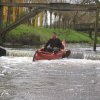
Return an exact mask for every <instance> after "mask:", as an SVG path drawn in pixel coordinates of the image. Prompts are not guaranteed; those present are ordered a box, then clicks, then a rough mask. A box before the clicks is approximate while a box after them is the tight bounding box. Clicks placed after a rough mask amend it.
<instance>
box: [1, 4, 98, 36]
mask: <svg viewBox="0 0 100 100" xmlns="http://www.w3.org/2000/svg"><path fill="white" fill-rule="evenodd" d="M3 6H8V7H28V8H34V9H33V10H32V11H31V12H29V13H27V14H26V15H25V16H23V17H21V18H20V19H18V20H17V21H16V22H14V23H12V24H10V25H9V26H7V27H6V29H3V30H2V32H1V36H5V34H6V33H7V32H8V31H10V30H12V29H14V28H15V27H17V26H18V25H20V24H21V23H22V22H24V21H26V20H28V19H29V18H31V17H34V16H36V15H37V14H38V13H40V12H42V11H44V10H53V11H87V12H90V11H95V10H96V9H97V8H98V9H99V10H100V6H96V5H94V4H91V5H81V4H69V3H48V4H47V3H6V2H1V4H0V8H1V10H2V7H3ZM0 20H2V18H1V19H0Z"/></svg>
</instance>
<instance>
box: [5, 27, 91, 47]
mask: <svg viewBox="0 0 100 100" xmlns="http://www.w3.org/2000/svg"><path fill="white" fill-rule="evenodd" d="M52 32H56V33H57V34H58V37H59V38H60V39H61V40H63V39H65V40H66V41H67V42H87V43H91V42H92V40H91V39H90V38H89V36H88V34H86V33H82V32H76V31H74V30H70V29H66V30H63V29H49V28H33V27H32V26H28V25H20V26H18V27H17V28H16V29H13V30H12V31H10V32H9V33H7V35H6V42H10V43H13V44H15V43H19V44H23V45H36V44H42V43H45V42H46V41H47V40H48V39H49V38H50V37H51V35H52V34H51V33H52Z"/></svg>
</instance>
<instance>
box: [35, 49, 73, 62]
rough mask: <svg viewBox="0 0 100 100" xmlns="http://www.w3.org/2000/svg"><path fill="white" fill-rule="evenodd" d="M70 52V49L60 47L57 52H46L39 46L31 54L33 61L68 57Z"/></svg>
mask: <svg viewBox="0 0 100 100" xmlns="http://www.w3.org/2000/svg"><path fill="white" fill-rule="evenodd" d="M70 53H71V51H70V50H64V49H62V50H60V51H58V52H47V51H44V49H43V48H40V49H38V50H37V51H36V52H35V54H34V56H33V61H37V60H54V59H61V58H65V57H68V56H69V55H70Z"/></svg>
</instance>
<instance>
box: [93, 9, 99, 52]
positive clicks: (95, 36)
mask: <svg viewBox="0 0 100 100" xmlns="http://www.w3.org/2000/svg"><path fill="white" fill-rule="evenodd" d="M98 22H99V10H98V9H97V10H96V22H95V35H94V47H93V50H94V51H96V45H97V33H98Z"/></svg>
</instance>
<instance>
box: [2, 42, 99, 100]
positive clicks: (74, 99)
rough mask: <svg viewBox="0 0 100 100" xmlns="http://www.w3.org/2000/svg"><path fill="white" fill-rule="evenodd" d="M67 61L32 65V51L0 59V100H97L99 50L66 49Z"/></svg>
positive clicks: (12, 51) (13, 52) (12, 52)
mask: <svg viewBox="0 0 100 100" xmlns="http://www.w3.org/2000/svg"><path fill="white" fill-rule="evenodd" d="M69 49H71V51H72V54H71V55H70V57H69V58H64V59H57V60H50V61H48V60H44V61H37V62H33V61H32V55H34V52H35V51H36V49H14V48H13V49H12V48H7V50H8V53H7V56H5V57H4V56H3V57H0V100H100V47H99V46H98V47H97V52H93V51H92V47H91V46H89V45H86V46H85V47H84V46H82V45H81V46H80V45H77V44H75V45H70V46H69Z"/></svg>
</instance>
